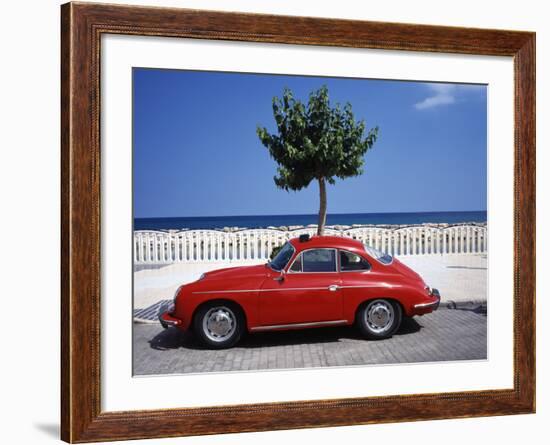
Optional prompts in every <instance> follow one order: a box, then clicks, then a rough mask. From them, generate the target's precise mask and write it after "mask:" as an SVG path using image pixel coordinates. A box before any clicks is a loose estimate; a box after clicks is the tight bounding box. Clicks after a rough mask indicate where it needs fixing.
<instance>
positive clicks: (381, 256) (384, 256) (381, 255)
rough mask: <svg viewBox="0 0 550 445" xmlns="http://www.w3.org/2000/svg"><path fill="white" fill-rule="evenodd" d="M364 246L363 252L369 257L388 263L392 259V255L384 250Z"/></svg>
mask: <svg viewBox="0 0 550 445" xmlns="http://www.w3.org/2000/svg"><path fill="white" fill-rule="evenodd" d="M364 246H365V252H367V254H368V255H369V256H371V257H373V258H374V259H375V260H377V261H379V262H381V263H382V264H390V263H391V262H392V261H393V257H392V256H391V255H390V254H388V253H385V252H382V251H381V250H378V249H375V248H374V247H371V246H367V245H366V244H365V245H364Z"/></svg>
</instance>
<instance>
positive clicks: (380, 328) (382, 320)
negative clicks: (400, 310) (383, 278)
mask: <svg viewBox="0 0 550 445" xmlns="http://www.w3.org/2000/svg"><path fill="white" fill-rule="evenodd" d="M365 317H366V320H365V321H366V322H367V325H368V326H369V328H370V329H371V330H372V331H373V332H376V333H382V332H385V331H387V330H388V329H390V327H391V326H392V324H393V319H394V310H393V306H392V305H391V304H390V303H389V302H387V301H384V300H375V301H373V302H371V303H369V305H368V306H367V310H366V311H365Z"/></svg>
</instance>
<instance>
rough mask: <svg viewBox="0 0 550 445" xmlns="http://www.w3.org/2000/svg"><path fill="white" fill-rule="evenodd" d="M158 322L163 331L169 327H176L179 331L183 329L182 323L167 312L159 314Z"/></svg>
mask: <svg viewBox="0 0 550 445" xmlns="http://www.w3.org/2000/svg"><path fill="white" fill-rule="evenodd" d="M159 321H160V324H161V326H162V327H163V328H164V329H168V328H169V327H171V326H174V327H177V328H179V329H184V326H183V322H182V321H181V320H180V319H179V318H176V317H174V316H173V315H172V314H170V313H169V312H164V313H162V314H160V315H159Z"/></svg>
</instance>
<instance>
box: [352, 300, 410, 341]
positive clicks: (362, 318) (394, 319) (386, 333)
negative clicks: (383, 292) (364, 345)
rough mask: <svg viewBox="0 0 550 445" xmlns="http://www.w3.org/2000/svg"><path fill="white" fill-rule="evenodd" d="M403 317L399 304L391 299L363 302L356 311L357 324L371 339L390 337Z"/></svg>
mask: <svg viewBox="0 0 550 445" xmlns="http://www.w3.org/2000/svg"><path fill="white" fill-rule="evenodd" d="M402 319H403V310H402V309H401V305H400V304H399V303H397V302H395V301H392V300H386V299H382V298H381V299H376V300H370V301H367V302H365V303H364V304H363V305H361V307H360V308H359V310H358V311H357V325H358V327H359V330H360V331H361V333H362V334H363V335H364V336H365V337H367V338H369V339H371V340H382V339H384V338H389V337H391V336H392V335H393V334H394V333H395V331H397V329H399V326H400V325H401V320H402Z"/></svg>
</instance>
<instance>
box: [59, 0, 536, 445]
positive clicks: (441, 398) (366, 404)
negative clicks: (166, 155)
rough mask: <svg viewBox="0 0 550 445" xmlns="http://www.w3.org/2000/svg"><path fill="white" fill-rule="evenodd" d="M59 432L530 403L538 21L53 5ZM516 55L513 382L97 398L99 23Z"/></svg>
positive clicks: (120, 28) (263, 424) (207, 429)
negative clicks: (274, 396) (484, 24)
mask: <svg viewBox="0 0 550 445" xmlns="http://www.w3.org/2000/svg"><path fill="white" fill-rule="evenodd" d="M61 18H62V19H61V34H62V43H61V110H62V111H61V148H62V158H61V171H62V177H61V202H62V210H61V221H62V225H61V233H62V243H61V269H62V274H61V314H62V316H61V332H62V342H61V370H62V373H61V437H62V439H63V440H65V441H67V442H71V443H72V442H92V441H105V440H122V439H140V438H153V437H171V436H186V435H201V434H216V433H230V432H244V431H265V430H281V429H290V428H311V427H323V426H339V425H354V424H368V423H380V422H403V421H412V420H427V419H442V418H459V417H474V416H494V415H506V414H519V413H533V412H534V411H535V34H534V33H530V32H517V31H502V30H486V29H467V28H454V27H440V26H425V25H409V24H394V23H391V24H390V23H380V22H363V21H351V20H333V19H324V18H323V19H321V18H306V17H288V16H274V15H256V14H244V13H225V12H212V11H197V10H186V9H171V8H148V7H134V6H117V5H107V4H91V3H85V4H82V3H68V4H65V5H63V6H62V7H61ZM106 33H107V34H128V35H145V36H166V37H177V38H193V39H219V40H236V41H247V42H275V43H286V44H300V45H322V46H336V47H353V48H378V49H389V50H407V51H427V52H445V53H460V54H477V55H498V56H512V57H513V58H514V70H515V80H514V82H515V86H514V88H515V111H514V113H515V127H514V135H515V173H514V175H515V176H514V184H515V190H514V203H515V208H514V252H513V254H514V387H513V389H510V390H484V391H473V392H471V391H470V392H455V393H437V394H417V395H400V396H387V397H386V396H384V397H368V398H348V399H331V400H322V401H300V402H288V403H265V404H248V405H236V406H218V407H217V406H212V407H209V408H182V409H166V410H150V411H128V412H102V410H101V403H100V397H101V396H100V357H101V348H100V337H101V332H100V304H101V302H100V289H101V286H100V282H101V276H100V231H101V227H100V199H101V196H100V182H101V177H100V162H101V159H100V138H99V132H100V120H99V116H100V112H101V107H100V76H99V73H100V55H101V45H100V38H101V36H102V34H106Z"/></svg>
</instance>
